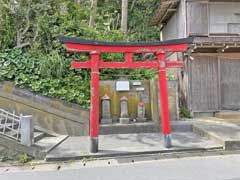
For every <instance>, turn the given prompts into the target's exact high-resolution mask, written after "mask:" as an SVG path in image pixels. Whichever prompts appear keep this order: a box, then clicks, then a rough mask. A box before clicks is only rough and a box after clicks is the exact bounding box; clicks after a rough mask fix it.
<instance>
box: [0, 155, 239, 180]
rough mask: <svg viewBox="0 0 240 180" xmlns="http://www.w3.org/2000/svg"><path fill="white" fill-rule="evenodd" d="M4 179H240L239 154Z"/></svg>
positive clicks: (3, 175)
mask: <svg viewBox="0 0 240 180" xmlns="http://www.w3.org/2000/svg"><path fill="white" fill-rule="evenodd" d="M0 179H1V180H47V179H50V180H125V179H126V180H220V179H221V180H240V155H225V156H210V157H191V158H180V159H164V160H156V161H149V162H138V163H131V164H130V163H128V164H118V165H113V166H100V167H81V168H80V167H79V168H78V169H65V170H64V169H63V170H61V169H60V170H49V169H46V170H42V171H37V170H36V171H31V172H30V171H29V172H24V171H23V172H21V171H18V172H10V171H9V172H0Z"/></svg>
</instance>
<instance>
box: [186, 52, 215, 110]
mask: <svg viewBox="0 0 240 180" xmlns="http://www.w3.org/2000/svg"><path fill="white" fill-rule="evenodd" d="M193 57H194V61H192V62H191V67H190V71H191V76H190V77H189V80H190V81H189V85H190V92H189V93H190V96H191V102H190V103H191V108H192V111H194V112H209V111H216V110H218V109H219V78H218V77H219V75H218V58H217V57H214V56H204V55H193Z"/></svg>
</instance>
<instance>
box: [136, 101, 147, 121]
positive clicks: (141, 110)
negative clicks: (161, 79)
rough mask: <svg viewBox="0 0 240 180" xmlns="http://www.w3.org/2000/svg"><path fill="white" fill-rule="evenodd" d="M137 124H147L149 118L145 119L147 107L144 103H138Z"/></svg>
mask: <svg viewBox="0 0 240 180" xmlns="http://www.w3.org/2000/svg"><path fill="white" fill-rule="evenodd" d="M136 119H137V122H146V121H147V118H146V117H145V105H144V102H139V103H138V109H137V118H136Z"/></svg>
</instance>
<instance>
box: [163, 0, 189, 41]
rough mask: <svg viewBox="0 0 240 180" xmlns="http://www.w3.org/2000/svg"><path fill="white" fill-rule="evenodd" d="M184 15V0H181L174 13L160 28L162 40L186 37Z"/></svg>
mask: <svg viewBox="0 0 240 180" xmlns="http://www.w3.org/2000/svg"><path fill="white" fill-rule="evenodd" d="M185 17H186V15H185V0H182V1H181V2H180V4H179V6H178V8H177V11H176V13H174V14H173V16H172V17H171V18H170V20H169V21H168V23H167V24H166V25H165V26H164V28H163V30H162V35H163V40H169V39H178V38H185V37H186V28H185V27H186V26H185Z"/></svg>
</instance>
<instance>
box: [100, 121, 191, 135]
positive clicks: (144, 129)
mask: <svg viewBox="0 0 240 180" xmlns="http://www.w3.org/2000/svg"><path fill="white" fill-rule="evenodd" d="M171 129H172V131H173V132H186V131H189V132H190V131H192V124H191V123H190V122H185V121H171ZM158 132H161V126H160V127H159V125H158V124H157V123H155V122H153V121H149V122H143V123H130V124H120V123H113V124H102V125H100V134H101V135H107V134H134V133H158Z"/></svg>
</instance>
